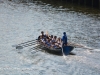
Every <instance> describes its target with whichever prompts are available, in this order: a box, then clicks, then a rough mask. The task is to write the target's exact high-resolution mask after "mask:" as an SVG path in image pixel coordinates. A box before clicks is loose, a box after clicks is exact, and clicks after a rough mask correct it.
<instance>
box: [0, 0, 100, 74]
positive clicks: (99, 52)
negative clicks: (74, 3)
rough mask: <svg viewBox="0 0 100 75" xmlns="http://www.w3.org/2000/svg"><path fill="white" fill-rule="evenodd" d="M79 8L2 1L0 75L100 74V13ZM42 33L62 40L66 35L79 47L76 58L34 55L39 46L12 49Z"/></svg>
mask: <svg viewBox="0 0 100 75" xmlns="http://www.w3.org/2000/svg"><path fill="white" fill-rule="evenodd" d="M76 8H77V7H76ZM76 8H75V9H74V8H73V7H67V6H66V7H63V6H61V5H60V6H58V5H57V6H56V5H51V4H49V3H43V2H41V1H34V2H33V3H32V2H28V3H18V2H14V1H13V2H11V1H7V0H0V32H1V33H0V42H1V43H0V74H2V75H100V58H99V57H100V11H99V10H96V9H91V8H85V9H84V11H82V9H83V8H82V7H80V8H81V9H80V10H78V9H76ZM86 9H87V10H86ZM90 11H91V12H90ZM42 30H43V31H45V32H46V31H48V32H49V34H53V35H57V36H59V37H61V36H62V33H63V32H66V33H67V36H68V42H71V43H74V45H77V46H76V48H74V50H73V51H72V52H73V53H75V54H76V55H69V56H57V55H53V54H50V53H47V52H44V51H37V52H35V51H36V50H39V49H33V47H34V46H36V44H34V45H32V46H28V47H25V48H23V49H19V50H18V49H15V47H13V46H14V45H16V44H20V43H23V42H27V41H30V40H33V39H36V38H37V36H38V35H39V34H40V32H41V31H42Z"/></svg>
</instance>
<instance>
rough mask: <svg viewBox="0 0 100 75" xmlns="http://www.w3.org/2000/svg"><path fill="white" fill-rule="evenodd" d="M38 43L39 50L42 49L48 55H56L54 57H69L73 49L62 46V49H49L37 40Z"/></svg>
mask: <svg viewBox="0 0 100 75" xmlns="http://www.w3.org/2000/svg"><path fill="white" fill-rule="evenodd" d="M38 43H39V45H40V48H41V49H43V50H45V51H47V52H49V53H52V54H56V55H63V54H64V55H69V54H70V52H71V51H72V50H73V49H74V47H73V46H64V47H63V48H51V47H48V46H46V45H44V44H43V43H41V42H40V41H39V40H38Z"/></svg>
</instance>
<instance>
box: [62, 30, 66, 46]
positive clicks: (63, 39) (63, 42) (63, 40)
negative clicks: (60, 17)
mask: <svg viewBox="0 0 100 75" xmlns="http://www.w3.org/2000/svg"><path fill="white" fill-rule="evenodd" d="M63 34H64V35H63V37H62V46H67V35H66V32H63Z"/></svg>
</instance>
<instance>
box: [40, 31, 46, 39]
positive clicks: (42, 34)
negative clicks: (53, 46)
mask: <svg viewBox="0 0 100 75" xmlns="http://www.w3.org/2000/svg"><path fill="white" fill-rule="evenodd" d="M40 37H41V38H42V39H43V38H44V37H45V35H44V32H43V31H41V35H40V36H39V37H38V40H40Z"/></svg>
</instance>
